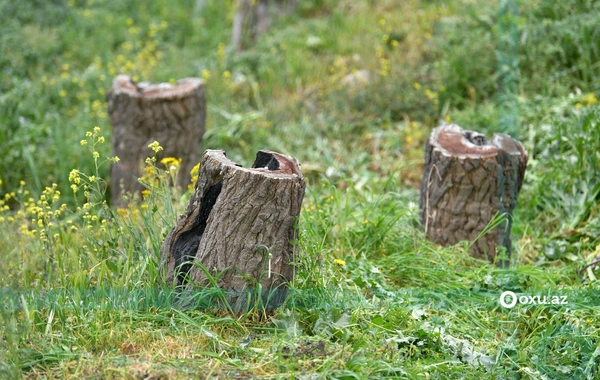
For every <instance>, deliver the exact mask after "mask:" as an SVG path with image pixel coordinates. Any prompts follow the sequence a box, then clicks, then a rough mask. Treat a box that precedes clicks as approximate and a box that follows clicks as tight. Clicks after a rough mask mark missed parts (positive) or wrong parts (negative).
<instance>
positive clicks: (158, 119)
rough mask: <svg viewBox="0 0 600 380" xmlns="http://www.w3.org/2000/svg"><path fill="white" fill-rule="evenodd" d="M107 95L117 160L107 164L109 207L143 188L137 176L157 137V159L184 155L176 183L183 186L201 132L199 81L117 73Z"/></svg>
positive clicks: (203, 111)
mask: <svg viewBox="0 0 600 380" xmlns="http://www.w3.org/2000/svg"><path fill="white" fill-rule="evenodd" d="M106 98H107V100H108V115H109V118H110V122H111V124H112V126H113V134H112V149H113V154H114V155H115V156H117V157H119V159H120V161H119V162H118V163H114V164H113V165H112V167H111V192H112V203H113V205H116V206H123V205H125V204H126V202H125V200H124V199H123V195H124V194H126V193H128V192H130V193H132V194H134V193H136V192H139V191H140V190H142V185H141V184H139V183H138V178H140V177H141V176H142V168H143V165H144V161H145V159H146V158H147V157H151V156H152V155H153V154H154V152H153V151H152V150H151V149H150V148H148V145H149V144H150V143H152V142H153V141H155V140H156V141H158V142H159V143H160V144H161V146H162V147H163V148H164V150H163V151H162V152H160V153H159V154H158V155H157V157H158V158H159V159H161V158H163V157H175V158H181V159H182V162H181V166H180V169H179V176H178V178H177V186H180V187H182V188H186V187H187V185H188V184H189V183H190V180H191V177H190V170H191V169H192V168H193V167H194V165H195V164H196V163H197V162H198V158H199V156H200V143H201V142H202V136H203V135H204V125H205V121H206V100H205V98H204V85H203V84H202V80H201V79H197V78H186V79H182V80H180V81H178V82H177V85H175V86H173V85H170V84H168V83H161V84H148V83H139V84H136V83H135V82H134V81H133V80H132V79H131V78H130V77H128V76H126V75H119V76H117V78H115V80H114V81H113V85H112V87H111V89H110V90H109V91H108V93H107V95H106Z"/></svg>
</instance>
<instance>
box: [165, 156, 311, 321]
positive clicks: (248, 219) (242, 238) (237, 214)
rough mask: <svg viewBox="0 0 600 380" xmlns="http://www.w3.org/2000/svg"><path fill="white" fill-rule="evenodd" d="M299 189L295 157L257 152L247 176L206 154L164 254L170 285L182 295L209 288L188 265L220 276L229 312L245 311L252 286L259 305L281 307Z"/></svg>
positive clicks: (242, 170) (288, 273)
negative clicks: (256, 294) (230, 310)
mask: <svg viewBox="0 0 600 380" xmlns="http://www.w3.org/2000/svg"><path fill="white" fill-rule="evenodd" d="M304 189H305V182H304V178H303V176H302V173H301V171H300V166H299V164H298V162H297V161H296V159H294V158H292V157H288V156H285V155H283V154H280V153H276V152H270V151H259V152H258V153H257V156H256V160H255V162H254V164H253V165H252V168H250V169H245V168H242V167H240V166H239V165H237V164H236V163H235V162H233V161H231V160H229V159H228V158H227V157H226V156H225V152H223V151H218V150H207V151H206V152H205V153H204V156H203V157H202V161H201V163H200V172H199V176H198V181H197V182H196V186H195V192H194V194H193V195H192V197H191V198H190V200H189V202H188V205H187V208H186V211H185V213H184V214H182V215H181V216H180V217H179V219H178V221H177V224H176V225H175V227H174V228H173V229H172V230H171V232H170V233H169V235H168V236H167V238H166V239H165V241H164V242H163V245H162V248H161V259H162V267H163V268H166V278H167V283H169V284H173V283H174V282H175V283H176V284H177V286H178V288H179V289H180V290H185V288H188V289H193V287H194V286H204V285H207V284H208V282H209V281H208V279H207V275H206V273H205V272H204V270H203V268H202V267H200V266H198V265H193V264H196V263H198V264H202V266H203V267H204V268H205V269H206V270H207V271H208V272H209V273H210V274H211V276H216V277H218V285H219V286H220V287H221V288H222V289H225V290H226V291H227V299H228V301H229V304H230V306H231V307H232V309H233V310H236V311H243V310H245V309H246V308H247V307H248V304H247V302H248V295H249V294H250V295H252V291H253V290H255V289H256V286H257V284H260V286H261V288H262V290H263V293H262V294H261V297H262V302H263V304H264V305H266V306H267V307H269V308H275V307H277V306H279V305H280V304H281V302H283V300H284V299H285V296H286V295H287V291H286V283H288V282H290V281H292V279H293V277H294V269H293V266H292V265H291V263H292V262H293V259H294V245H293V242H294V241H295V240H296V230H295V224H296V220H297V217H298V216H299V214H300V208H301V204H302V199H303V197H304ZM221 272H222V273H221ZM250 299H252V297H251V298H250Z"/></svg>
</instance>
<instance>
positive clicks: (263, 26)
mask: <svg viewBox="0 0 600 380" xmlns="http://www.w3.org/2000/svg"><path fill="white" fill-rule="evenodd" d="M297 2H298V0H258V1H255V0H238V5H237V11H236V13H235V17H234V19H233V30H232V33H231V48H232V50H235V51H243V50H246V49H248V48H250V47H252V46H253V45H254V44H255V43H256V41H257V40H258V38H259V37H260V36H261V35H263V34H265V33H266V32H267V30H268V29H269V25H270V24H271V17H272V15H273V14H282V13H291V12H293V10H294V9H295V7H296V3H297Z"/></svg>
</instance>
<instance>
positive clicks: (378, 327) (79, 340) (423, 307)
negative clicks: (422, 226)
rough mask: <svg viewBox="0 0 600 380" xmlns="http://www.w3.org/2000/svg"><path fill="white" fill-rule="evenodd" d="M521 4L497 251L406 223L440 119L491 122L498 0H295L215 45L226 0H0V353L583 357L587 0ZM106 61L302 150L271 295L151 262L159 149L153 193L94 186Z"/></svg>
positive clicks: (243, 157) (126, 365)
mask: <svg viewBox="0 0 600 380" xmlns="http://www.w3.org/2000/svg"><path fill="white" fill-rule="evenodd" d="M519 3H520V4H519V6H520V9H519V12H520V13H519V17H518V18H517V19H515V20H513V21H514V22H516V23H517V27H518V30H519V38H520V40H519V43H520V48H519V54H518V69H519V73H520V81H519V90H518V94H514V95H515V96H516V97H517V101H518V107H519V110H518V112H519V114H518V118H519V119H518V120H519V124H520V127H519V136H518V137H519V139H520V140H521V141H522V142H523V143H524V145H525V147H526V149H527V151H528V152H529V155H530V164H529V167H528V171H527V174H526V177H525V182H524V186H523V190H522V191H521V195H520V199H519V207H518V208H517V215H516V221H515V225H514V229H513V241H514V243H515V244H514V245H515V253H514V255H513V257H512V264H511V269H499V268H497V267H496V266H494V265H492V264H488V263H484V262H480V261H477V260H474V259H472V258H470V257H469V255H468V254H467V253H466V248H467V245H458V246H456V247H450V248H441V247H439V246H436V245H434V244H432V243H430V242H427V241H426V240H425V239H424V237H423V234H422V232H421V231H420V230H419V229H418V228H417V227H416V225H417V224H416V220H417V215H418V190H417V188H416V185H418V184H419V182H420V179H421V173H422V170H421V169H422V161H423V146H424V141H425V139H426V138H427V136H428V135H429V132H430V131H431V129H432V128H434V127H435V126H437V125H438V124H439V123H441V122H443V121H452V122H456V123H458V124H459V125H460V126H462V127H464V128H470V129H475V130H480V131H484V132H487V133H491V132H494V131H497V129H498V125H499V123H498V118H499V112H501V111H499V109H500V108H501V106H499V104H498V103H499V102H498V100H499V98H498V78H499V74H498V73H499V69H498V64H497V46H498V44H497V41H498V38H499V36H498V33H499V28H498V25H497V24H498V21H497V20H498V10H497V8H495V5H496V4H494V6H491V5H489V4H488V3H487V2H485V1H479V0H476V1H466V0H452V1H445V2H442V1H418V0H407V1H366V0H365V1H350V0H303V1H302V2H301V6H300V8H299V9H298V11H297V12H296V13H294V14H292V15H288V16H282V17H281V18H279V19H278V20H276V21H275V22H274V24H273V25H272V27H271V29H270V31H269V32H268V33H267V34H266V35H265V36H263V37H262V38H261V39H260V40H259V41H258V42H257V44H256V46H255V47H254V48H253V49H251V50H249V51H246V52H243V53H240V54H229V53H228V52H227V44H228V42H229V38H230V29H231V28H230V26H231V22H232V19H233V15H234V12H235V4H234V1H233V0H206V1H204V2H202V1H192V0H169V1H167V0H152V1H144V2H141V1H139V2H131V1H115V0H87V1H83V0H69V1H66V0H51V1H42V0H28V1H10V0H0V31H1V33H0V73H1V75H0V173H2V174H1V177H0V181H1V182H0V197H1V198H0V258H1V260H0V289H1V290H0V302H1V303H2V307H0V378H2V379H8V378H18V377H21V376H24V377H31V378H37V377H47V378H82V377H87V378H194V377H199V376H203V377H210V376H213V377H217V378H251V377H273V378H276V377H281V378H294V377H301V376H302V375H303V374H305V375H303V376H304V377H302V378H311V379H312V378H320V377H327V378H344V379H351V378H354V379H358V378H367V377H373V378H392V377H396V378H410V379H417V378H432V379H438V378H470V379H480V378H501V379H507V378H532V379H538V378H547V379H560V378H572V379H597V378H599V377H600V331H599V327H598V326H600V296H599V295H600V291H599V290H600V282H599V281H598V279H597V277H598V275H599V274H600V270H599V269H598V267H587V268H585V269H584V270H582V271H579V272H578V270H579V269H580V268H583V267H584V266H585V265H586V264H588V263H590V262H592V261H593V259H594V257H598V255H600V239H599V238H598V237H599V236H600V209H599V207H598V203H599V201H600V180H599V179H600V155H599V154H600V153H599V152H600V139H599V138H598V136H600V104H599V103H598V100H597V97H598V96H600V64H599V63H598V62H600V23H599V22H598V20H600V3H598V2H597V1H593V0H567V1H562V2H556V1H551V0H537V1H534V0H524V1H521V2H519ZM202 4H203V6H201V5H202ZM513 63H514V64H515V65H516V64H517V62H513ZM515 67H516V66H515ZM359 70H368V71H369V73H370V75H369V77H368V78H369V79H368V80H366V81H364V82H361V81H360V80H359V81H356V82H355V83H354V85H353V84H352V83H350V84H348V83H347V82H348V81H349V80H348V75H349V74H353V73H356V72H358V71H359ZM118 73H125V74H129V75H131V76H133V77H134V79H135V80H146V81H151V82H163V81H173V80H175V79H179V78H184V77H189V76H196V77H202V78H203V79H204V80H205V83H206V91H207V100H208V105H209V109H208V121H207V132H206V135H205V140H204V143H203V149H224V150H226V151H227V154H228V156H229V157H231V158H232V159H233V160H236V161H238V162H240V163H243V164H245V165H248V164H249V163H251V162H252V159H253V156H254V154H255V152H256V150H258V149H261V148H268V149H272V150H276V151H280V152H283V153H286V154H289V155H292V156H294V157H297V158H298V159H299V161H300V162H301V164H302V167H303V172H304V173H305V177H306V179H307V181H308V188H307V193H306V197H305V204H304V207H303V211H302V214H301V217H300V220H299V239H298V259H297V274H296V279H295V280H294V283H293V284H290V287H291V288H292V295H291V297H289V299H288V301H287V303H286V305H285V307H282V308H280V309H278V310H276V311H275V312H268V311H265V310H263V309H261V306H260V305H256V307H255V308H254V309H253V310H252V311H250V312H248V313H246V314H245V315H243V316H241V317H239V318H238V317H234V316H232V315H230V314H228V313H226V312H224V310H222V309H216V308H215V305H212V304H207V303H206V298H204V297H203V296H204V295H206V296H209V295H212V296H214V295H217V296H218V291H217V290H215V289H201V290H199V296H198V297H197V299H196V300H195V301H194V302H196V303H197V304H196V305H186V307H184V306H183V305H181V303H180V302H179V300H178V299H177V297H175V295H174V294H173V291H172V289H170V288H168V287H165V286H163V283H162V278H161V276H160V273H159V268H158V261H159V249H160V245H161V243H162V241H163V239H164V237H165V235H166V233H167V232H168V231H169V230H170V228H171V227H172V226H173V224H174V223H175V218H176V216H177V215H178V214H179V213H180V212H181V211H182V210H183V208H184V207H185V204H186V202H187V199H188V197H189V192H188V193H186V194H181V193H178V192H176V191H174V190H173V189H172V188H170V186H169V183H170V182H169V177H170V176H172V175H176V173H175V172H174V171H170V167H171V166H174V163H176V161H173V160H171V161H169V162H164V163H161V162H157V160H153V159H152V158H151V159H150V160H149V161H148V167H147V170H146V174H145V175H144V178H143V179H142V180H143V181H144V183H145V184H146V185H147V187H148V191H146V192H145V193H144V199H143V200H142V201H140V203H139V204H135V205H132V206H130V207H129V208H128V209H120V210H116V211H115V210H113V209H111V208H110V207H109V206H108V205H107V204H106V202H105V194H106V191H107V189H106V181H107V178H108V169H109V167H110V163H111V161H112V160H116V158H114V157H112V156H111V152H110V146H109V143H108V142H109V140H110V124H109V122H108V120H107V115H106V103H105V99H104V96H105V93H106V91H107V90H108V89H109V88H110V85H111V81H112V79H113V78H114V76H115V75H116V74H118ZM519 73H517V74H519ZM513 74H514V73H513ZM344 78H346V79H344ZM504 291H513V292H515V293H516V294H517V295H531V296H534V295H540V296H547V298H548V299H551V297H552V296H567V299H568V305H562V304H546V305H539V304H536V305H531V304H529V305H525V304H517V305H516V306H515V307H514V308H510V309H508V308H503V307H502V306H500V304H499V302H498V300H499V297H500V294H501V293H502V292H504ZM194 306H196V307H194ZM310 374H313V375H310Z"/></svg>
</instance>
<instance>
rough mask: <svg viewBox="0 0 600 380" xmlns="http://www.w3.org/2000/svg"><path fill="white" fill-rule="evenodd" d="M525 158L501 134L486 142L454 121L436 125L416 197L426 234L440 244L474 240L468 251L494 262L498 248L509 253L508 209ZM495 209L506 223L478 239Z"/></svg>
mask: <svg viewBox="0 0 600 380" xmlns="http://www.w3.org/2000/svg"><path fill="white" fill-rule="evenodd" d="M527 158H528V157H527V153H526V152H525V149H524V148H523V145H521V143H520V142H519V141H517V140H514V139H513V138H511V137H510V136H508V135H505V134H494V136H493V138H492V140H491V141H489V142H488V141H487V140H486V137H485V136H484V135H483V134H481V133H477V132H474V131H468V130H465V131H463V130H462V129H461V128H460V127H459V126H458V125H455V124H446V125H442V126H440V127H438V128H436V129H434V130H433V132H432V133H431V136H430V137H429V140H428V141H427V143H426V148H425V171H424V174H423V180H422V182H421V197H420V209H421V221H422V223H423V226H424V228H425V233H426V235H427V237H428V238H430V239H431V240H433V241H434V242H436V243H438V244H441V245H443V246H450V245H454V244H456V243H458V242H460V241H465V240H467V241H470V242H473V241H475V243H474V244H472V246H471V254H472V255H473V256H474V257H477V258H483V259H488V260H490V261H492V262H493V261H494V259H495V257H496V255H497V253H498V249H497V248H498V247H504V248H505V249H506V254H507V256H508V255H510V251H511V241H510V229H511V227H512V212H513V210H514V208H515V206H516V204H517V196H518V194H519V191H520V190H521V185H522V183H523V176H524V175H525V168H526V166H527ZM497 212H498V213H500V214H503V215H505V216H506V219H505V221H504V222H502V223H501V224H500V225H499V226H498V227H497V228H494V229H492V230H491V231H490V232H488V233H487V234H485V235H484V236H482V237H480V238H479V239H477V237H478V236H479V235H480V234H481V233H482V232H483V231H484V229H485V228H486V226H488V224H489V222H490V221H491V220H492V219H493V218H494V215H496V213H497ZM476 239H477V240H476ZM507 264H508V262H507V261H502V262H499V265H501V266H506V265H507Z"/></svg>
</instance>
